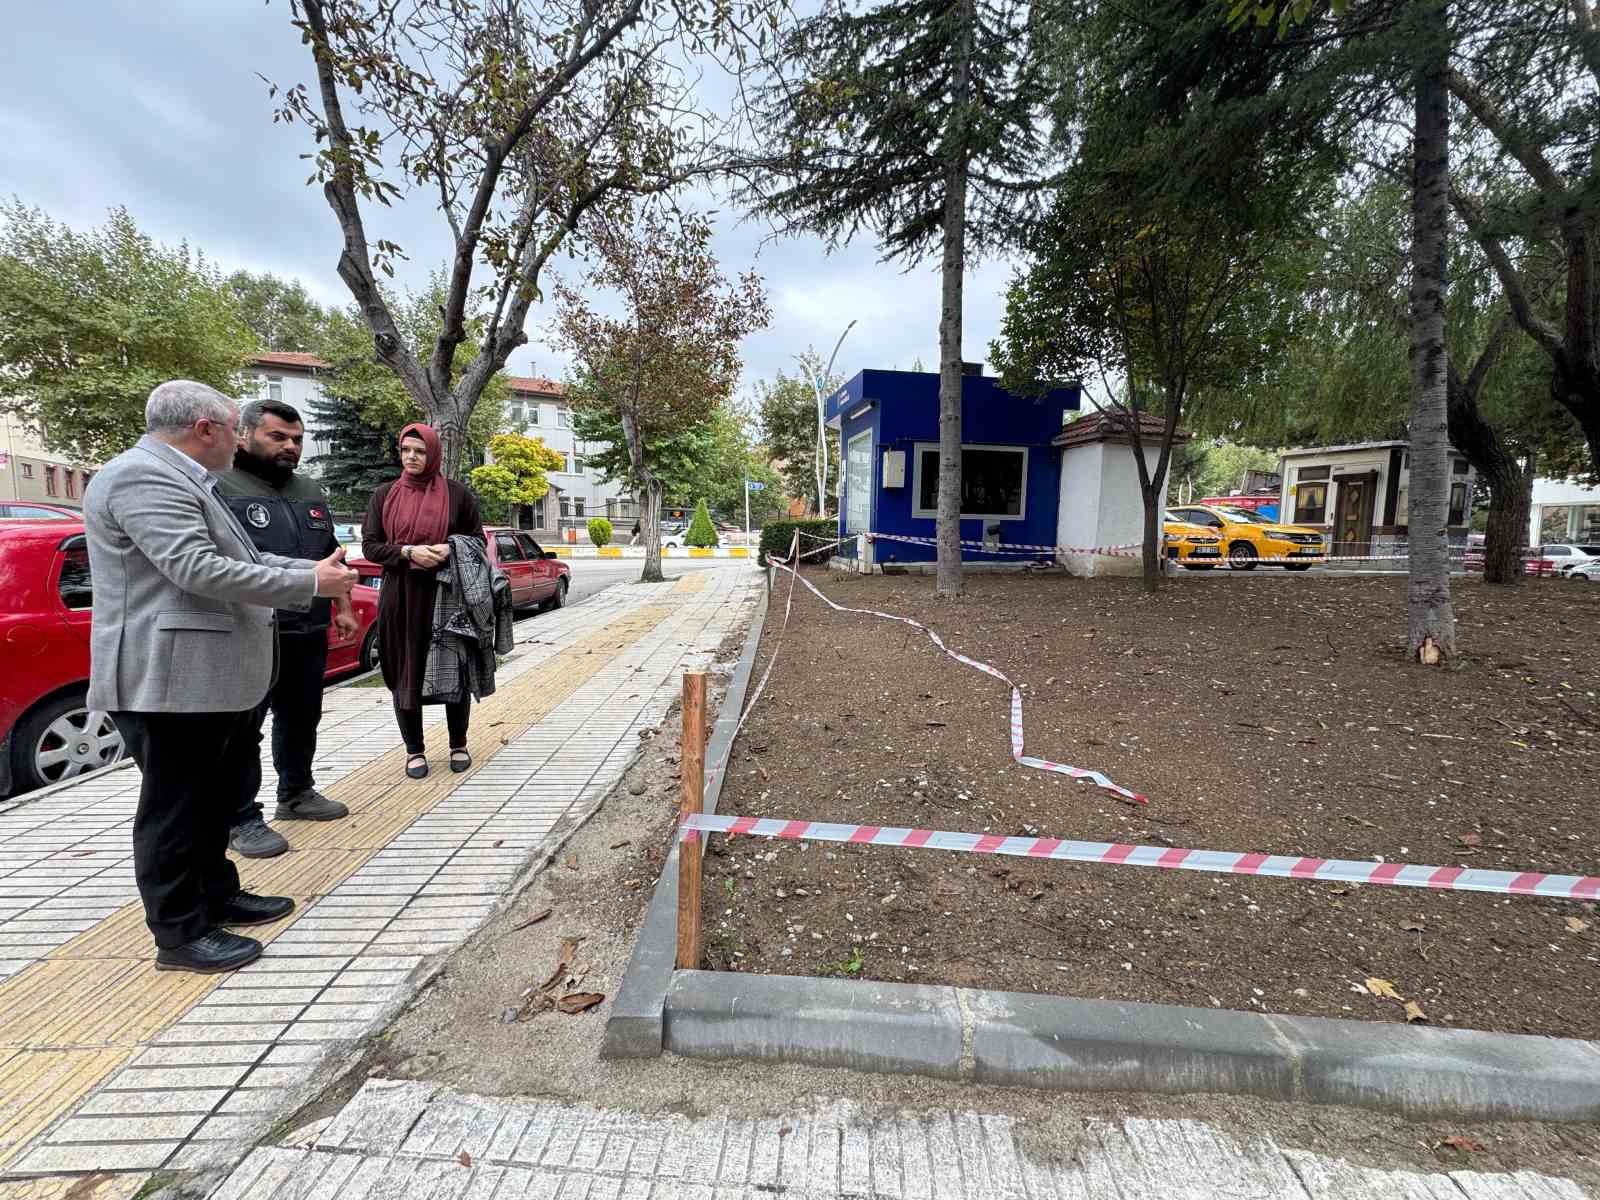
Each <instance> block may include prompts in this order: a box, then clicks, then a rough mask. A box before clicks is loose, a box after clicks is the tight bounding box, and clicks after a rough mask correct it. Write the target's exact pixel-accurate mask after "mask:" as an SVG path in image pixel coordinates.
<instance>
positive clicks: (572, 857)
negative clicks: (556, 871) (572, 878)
mask: <svg viewBox="0 0 1600 1200" xmlns="http://www.w3.org/2000/svg"><path fill="white" fill-rule="evenodd" d="M577 869H578V856H577V855H576V854H569V855H567V870H569V871H576V870H577Z"/></svg>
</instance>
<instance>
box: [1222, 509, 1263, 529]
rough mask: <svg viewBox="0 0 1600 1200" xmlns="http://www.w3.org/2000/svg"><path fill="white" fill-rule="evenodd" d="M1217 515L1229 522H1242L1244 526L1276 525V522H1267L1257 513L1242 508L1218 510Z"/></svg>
mask: <svg viewBox="0 0 1600 1200" xmlns="http://www.w3.org/2000/svg"><path fill="white" fill-rule="evenodd" d="M1217 511H1218V512H1219V513H1221V514H1222V515H1223V516H1225V517H1227V518H1228V520H1230V521H1243V522H1244V523H1245V524H1246V525H1276V524H1277V522H1276V521H1269V520H1267V519H1266V518H1265V517H1263V516H1261V515H1259V514H1258V513H1253V512H1251V511H1250V510H1249V509H1244V508H1219V509H1217Z"/></svg>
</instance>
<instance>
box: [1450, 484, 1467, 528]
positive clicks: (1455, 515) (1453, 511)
mask: <svg viewBox="0 0 1600 1200" xmlns="http://www.w3.org/2000/svg"><path fill="white" fill-rule="evenodd" d="M1466 523H1467V485H1466V483H1465V482H1460V483H1452V484H1451V485H1450V516H1449V519H1448V520H1447V521H1446V522H1445V524H1447V525H1465V524H1466Z"/></svg>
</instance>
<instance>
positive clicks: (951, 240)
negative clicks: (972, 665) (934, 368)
mask: <svg viewBox="0 0 1600 1200" xmlns="http://www.w3.org/2000/svg"><path fill="white" fill-rule="evenodd" d="M961 20H962V28H961V31H960V33H959V35H958V37H957V41H956V63H955V96H954V108H955V115H954V116H953V117H952V120H953V121H954V123H955V126H954V128H953V129H952V130H951V132H950V136H949V139H948V142H949V155H950V157H949V161H948V162H947V163H946V165H945V188H944V263H943V279H942V286H943V306H942V309H941V311H940V314H939V505H938V521H937V523H936V529H935V534H936V540H937V542H938V559H939V564H938V572H937V575H936V576H935V586H934V594H935V595H938V596H959V595H960V594H961V384H962V375H961V300H962V285H963V283H964V281H965V278H964V277H965V273H966V259H967V135H966V122H967V114H966V105H967V95H968V91H969V89H970V86H971V72H972V26H973V12H972V0H965V2H964V3H963V4H962V6H961Z"/></svg>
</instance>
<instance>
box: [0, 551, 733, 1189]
mask: <svg viewBox="0 0 1600 1200" xmlns="http://www.w3.org/2000/svg"><path fill="white" fill-rule="evenodd" d="M760 589H761V576H760V574H759V573H758V572H756V571H755V570H753V569H752V568H750V567H749V566H748V565H747V564H744V563H735V562H730V563H729V564H728V565H727V566H726V567H722V568H718V569H715V570H708V571H702V572H696V573H694V574H690V575H685V576H684V577H682V578H680V579H678V580H676V581H672V582H668V583H665V584H656V585H632V586H622V587H617V588H612V589H609V590H608V591H606V592H603V593H601V594H600V595H599V596H597V597H596V598H594V599H593V600H591V601H589V602H586V603H584V604H582V605H579V606H576V607H573V608H570V609H567V610H564V611H559V612H555V613H550V614H545V615H543V616H540V617H538V618H536V619H533V620H529V621H524V622H521V623H519V625H518V627H517V630H518V639H519V645H518V647H517V650H516V652H515V654H514V656H513V657H512V658H511V659H509V660H508V661H507V662H506V663H505V665H504V667H503V669H502V672H501V675H500V691H499V693H498V694H497V695H496V696H494V697H491V698H490V699H489V700H487V701H485V702H484V703H483V704H482V705H480V706H479V707H478V710H477V711H476V712H475V713H474V721H473V731H472V738H473V741H472V747H473V752H474V755H475V758H476V760H477V765H476V767H475V769H474V770H473V771H471V772H470V773H468V774H464V775H459V776H458V775H453V774H451V773H450V772H448V771H444V770H443V769H442V766H443V762H442V758H443V756H442V754H437V755H436V759H438V760H439V761H438V762H437V769H436V770H435V771H434V773H433V775H432V776H431V777H430V778H429V779H428V780H427V781H424V783H423V784H421V785H417V784H413V783H410V782H409V781H406V780H405V779H404V775H403V770H402V764H403V748H401V747H400V745H399V741H398V735H397V734H396V732H395V730H394V725H393V714H392V710H391V709H390V705H389V694H388V692H387V691H386V690H384V689H382V688H381V687H379V688H363V687H346V688H342V689H337V690H335V691H332V692H330V693H328V695H327V698H326V701H327V703H326V710H327V715H326V717H325V719H324V723H323V726H322V735H321V738H320V741H319V753H318V760H317V773H318V779H319V786H320V787H321V788H322V790H324V791H326V792H328V793H329V794H330V795H333V796H336V797H338V798H340V799H343V800H344V801H345V802H346V803H348V804H349V805H350V807H351V810H352V817H351V818H350V819H349V820H346V821H337V822H327V823H320V824H316V825H308V824H305V823H297V824H293V825H288V826H285V829H286V831H287V832H288V834H289V836H290V840H291V842H292V844H293V846H294V849H293V851H292V852H291V853H290V854H287V855H284V856H282V857H281V858H278V859H272V860H267V861H265V862H246V863H243V864H241V871H242V874H243V875H244V879H245V883H246V886H247V887H250V888H252V889H253V890H260V891H282V892H284V893H285V894H289V895H293V896H295V897H296V898H297V899H298V900H299V901H300V905H299V909H298V910H297V912H296V913H295V914H294V915H293V916H292V917H291V918H290V919H288V920H286V921H284V922H281V923H279V924H278V925H274V926H268V927H266V928H265V929H264V930H262V931H259V935H260V936H262V937H263V939H264V940H267V941H268V945H267V950H266V954H265V955H264V957H263V958H262V959H261V960H260V961H259V962H257V963H255V964H253V965H252V966H250V967H248V968H246V969H245V970H243V971H240V972H237V973H235V974H233V975H230V976H225V977H216V976H194V975H184V974H174V973H157V972H155V971H154V970H153V969H152V965H151V961H150V960H151V959H152V957H153V950H152V948H151V944H150V940H149V934H148V932H147V931H146V930H145V929H144V926H143V921H142V913H141V912H140V909H139V906H138V903H137V895H136V892H135V889H134V885H133V878H132V859H131V840H130V831H129V826H130V822H131V819H132V815H133V809H134V806H135V804H136V802H137V796H138V787H139V776H138V773H137V771H136V770H133V769H122V770H116V771H111V772H108V773H105V774H101V775H98V776H94V777H91V778H89V779H86V780H83V781H81V782H78V783H76V784H75V785H68V786H64V787H60V788H57V789H53V790H51V791H49V792H47V793H43V794H39V795H36V796H33V797H23V798H20V799H19V800H17V801H12V802H9V803H6V804H3V805H0V979H3V982H0V1181H3V1180H4V1179H8V1178H10V1179H15V1178H17V1177H19V1176H29V1175H54V1176H63V1175H65V1176H71V1175H74V1174H82V1173H88V1172H102V1171H110V1172H147V1171H150V1170H153V1169H157V1168H169V1169H177V1168H185V1167H195V1166H200V1165H217V1164H219V1163H226V1162H228V1161H232V1159H231V1157H230V1156H236V1155H237V1154H238V1153H240V1152H242V1149H241V1147H242V1142H241V1139H248V1138H253V1137H256V1136H259V1134H260V1133H261V1132H262V1131H263V1130H265V1129H266V1128H267V1127H269V1126H270V1124H271V1123H272V1121H273V1120H274V1119H276V1118H278V1117H279V1116H281V1115H283V1114H284V1113H286V1112H288V1111H292V1108H293V1107H294V1105H295V1103H296V1102H297V1096H298V1089H300V1088H303V1085H304V1084H305V1082H306V1081H307V1080H308V1079H310V1078H311V1076H312V1074H313V1072H314V1069H315V1068H316V1066H317V1064H318V1063H319V1062H321V1061H322V1060H323V1059H324V1057H325V1056H327V1055H328V1054H329V1053H330V1052H331V1051H333V1050H334V1049H335V1048H336V1047H338V1046H339V1045H340V1044H341V1043H347V1042H348V1041H349V1040H351V1039H355V1038H358V1037H360V1036H362V1035H364V1034H365V1033H367V1032H368V1031H369V1030H371V1029H372V1028H374V1026H375V1025H377V1024H378V1023H379V1022H380V1021H381V1020H382V1019H384V1017H385V1016H386V1015H387V1014H389V1013H392V1012H393V1011H395V1009H396V1008H397V1007H398V1006H399V1005H400V1004H402V1003H403V1002H404V1001H405V1000H406V999H407V998H409V997H410V996H411V995H412V994H413V993H414V990H415V987H416V986H417V982H416V981H417V978H418V974H419V972H418V968H419V966H420V965H422V964H423V963H424V962H425V961H427V960H428V958H429V956H431V955H435V954H438V953H440V952H443V951H448V950H450V949H452V948H454V947H455V946H457V945H460V944H461V943H462V942H463V941H465V940H466V938H467V937H468V936H469V935H470V933H471V932H472V931H473V930H474V929H476V928H477V926H478V925H479V924H481V923H482V922H483V921H484V920H485V919H486V918H487V917H488V916H489V915H490V913H491V912H492V911H493V910H494V908H495V906H496V905H497V904H498V903H499V902H501V901H502V900H503V899H504V897H505V895H506V893H507V891H508V889H510V888H511V886H512V885H513V883H514V882H515V880H516V879H517V878H518V876H519V875H520V874H521V873H522V872H523V871H524V869H525V868H526V865H527V864H528V862H529V859H530V856H532V855H533V854H534V853H535V851H536V850H537V849H538V848H539V847H541V846H542V845H543V846H548V845H549V840H550V839H551V838H552V837H558V836H560V834H561V830H563V829H565V828H567V827H569V826H571V825H572V824H573V823H574V822H575V821H576V820H577V819H578V817H579V815H580V814H583V813H585V812H586V811H588V810H589V809H590V808H591V807H592V806H593V804H595V803H597V802H598V800H599V799H600V798H601V797H603V796H604V795H605V793H606V792H607V791H608V790H609V789H610V788H611V786H612V785H613V783H614V782H615V781H616V780H617V779H618V778H619V777H620V776H621V774H622V772H623V770H624V768H625V767H626V765H627V762H628V761H629V759H630V758H631V756H632V754H633V752H634V750H635V749H636V747H637V745H638V742H639V732H640V731H641V730H643V729H646V728H650V727H653V726H656V725H658V724H659V723H660V721H661V719H662V718H663V716H664V715H665V713H666V710H667V708H668V707H670V705H671V703H672V701H673V699H674V698H675V696H676V694H677V690H678V687H677V679H678V676H679V673H680V672H681V671H682V670H683V669H684V667H685V666H686V665H702V664H703V663H704V662H706V661H707V659H708V658H709V656H710V655H711V653H712V652H714V651H715V650H716V648H717V647H718V646H719V644H720V643H721V642H722V641H723V640H724V639H725V638H726V637H727V636H728V635H729V634H730V633H732V632H734V631H735V629H736V628H737V627H738V626H739V625H740V624H741V623H742V622H743V621H744V620H745V619H746V618H747V617H748V616H749V614H750V613H751V612H752V610H753V606H754V603H755V598H756V596H757V595H759V593H760ZM429 736H430V742H431V743H435V744H437V746H439V747H442V742H443V738H442V731H441V730H439V729H438V728H437V727H433V728H430V735H429ZM265 744H266V743H264V745H265ZM265 777H266V780H267V784H266V786H267V787H269V788H270V786H271V781H272V779H273V773H272V771H271V768H270V762H269V763H268V765H267V769H266V771H265ZM252 932H253V933H256V932H258V931H252ZM30 1187H31V1190H30V1191H29V1192H28V1193H27V1194H29V1195H32V1194H34V1192H36V1191H37V1190H38V1189H37V1186H33V1185H30ZM41 1194H42V1193H41ZM6 1195H7V1192H6V1190H5V1188H4V1186H3V1183H0V1200H5V1197H6Z"/></svg>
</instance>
